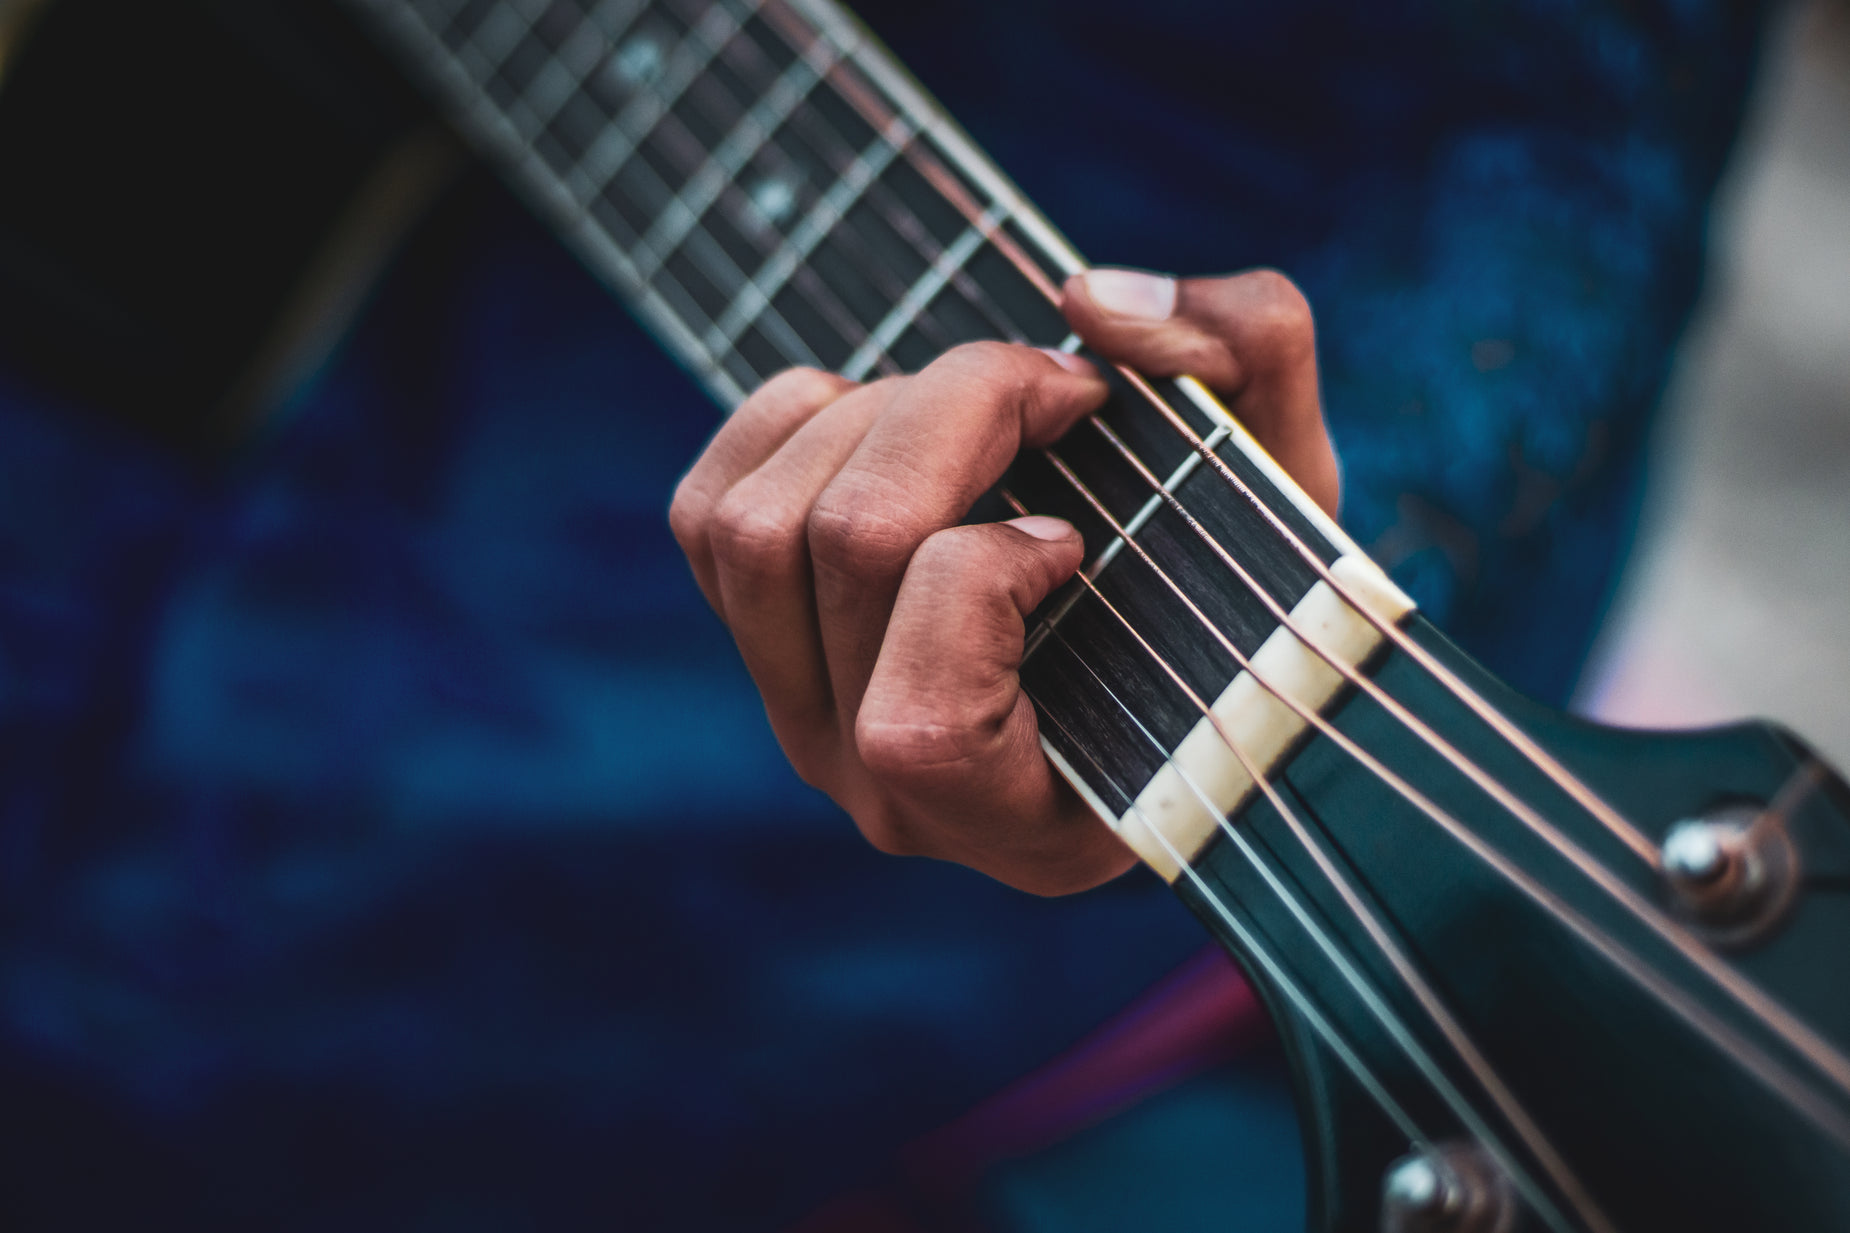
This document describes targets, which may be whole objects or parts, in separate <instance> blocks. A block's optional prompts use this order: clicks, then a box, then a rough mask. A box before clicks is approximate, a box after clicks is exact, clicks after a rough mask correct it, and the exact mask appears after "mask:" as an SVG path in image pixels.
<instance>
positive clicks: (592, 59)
mask: <svg viewBox="0 0 1850 1233" xmlns="http://www.w3.org/2000/svg"><path fill="white" fill-rule="evenodd" d="M639 11H640V10H639ZM611 46H612V44H611V43H610V41H609V40H608V39H606V38H605V37H604V35H603V33H602V32H601V31H599V30H598V28H597V27H596V26H595V25H593V24H592V22H591V21H590V19H589V18H586V19H585V20H583V21H580V22H579V23H578V25H577V27H576V28H575V29H573V31H572V33H571V36H570V37H569V38H567V39H566V41H565V42H564V43H563V44H561V45H560V47H559V49H558V50H557V51H555V52H553V53H552V54H550V55H549V56H548V57H547V58H546V67H545V68H543V69H541V70H540V72H539V75H538V76H536V77H535V78H534V79H533V82H532V84H531V85H530V86H529V87H528V88H527V89H526V90H524V91H522V92H521V94H520V97H519V99H518V100H517V101H519V102H520V104H521V105H522V106H523V107H524V108H525V109H526V111H527V112H528V114H529V115H531V116H532V117H533V133H532V136H533V137H535V138H537V137H538V136H539V135H540V134H541V133H543V132H545V131H546V130H547V128H549V127H550V126H551V125H552V122H553V121H554V120H556V119H558V116H559V110H560V109H561V108H562V107H564V106H565V104H566V103H567V102H569V101H570V100H571V98H572V95H573V94H575V93H576V92H578V91H579V90H582V89H584V87H585V85H586V84H587V82H588V80H589V76H590V74H591V73H593V72H595V71H596V70H597V67H598V65H599V64H601V63H602V62H603V60H604V56H605V54H606V51H607V49H609V48H610V47H611ZM584 53H589V54H584ZM580 59H582V60H583V64H582V65H578V66H574V63H573V62H574V61H577V60H580Z"/></svg>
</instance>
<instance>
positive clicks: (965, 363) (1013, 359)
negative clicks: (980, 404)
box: [927, 339, 1033, 403]
mask: <svg viewBox="0 0 1850 1233" xmlns="http://www.w3.org/2000/svg"><path fill="white" fill-rule="evenodd" d="M932 369H936V370H937V375H940V376H944V377H948V378H950V379H951V380H952V381H954V382H955V383H956V384H957V385H959V386H960V387H964V388H966V389H968V390H971V391H973V392H975V393H976V394H977V395H978V396H980V397H984V398H986V399H989V400H991V401H994V402H997V403H1006V402H1008V401H1010V400H1011V399H1013V398H1018V397H1019V396H1020V395H1021V394H1022V393H1023V392H1024V391H1026V390H1028V389H1029V388H1031V387H1032V385H1033V379H1032V372H1033V370H1032V369H1031V368H1030V367H1029V365H1028V364H1027V362H1026V360H1025V357H1024V354H1023V351H1022V348H1020V347H1017V346H1014V345H1013V344H1010V343H1005V342H996V341H994V340H993V339H991V340H984V341H981V342H967V343H959V344H958V345H957V346H955V347H952V348H951V349H950V350H949V351H946V352H945V353H944V354H943V356H941V357H939V359H938V360H937V361H936V362H935V363H934V364H933V365H932V368H931V369H928V370H927V371H928V372H930V371H931V370H932Z"/></svg>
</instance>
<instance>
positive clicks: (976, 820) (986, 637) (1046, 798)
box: [854, 518, 1134, 894]
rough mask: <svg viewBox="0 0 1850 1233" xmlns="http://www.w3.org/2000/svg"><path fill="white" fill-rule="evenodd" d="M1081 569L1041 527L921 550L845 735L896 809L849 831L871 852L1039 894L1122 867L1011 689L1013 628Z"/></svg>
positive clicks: (934, 539) (965, 531) (1015, 684)
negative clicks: (900, 854) (975, 872)
mask: <svg viewBox="0 0 1850 1233" xmlns="http://www.w3.org/2000/svg"><path fill="white" fill-rule="evenodd" d="M1083 555H1084V546H1083V544H1082V543H1081V541H1080V538H1079V533H1078V532H1077V531H1075V530H1074V529H1073V528H1072V527H1071V526H1070V525H1068V524H1067V523H1064V522H1061V521H1060V520H1058V519H1053V518H1019V519H1016V520H1014V521H1013V522H1010V523H1001V524H992V525H987V526H967V527H953V528H950V529H948V530H944V531H939V532H938V533H936V534H934V535H932V536H931V537H930V538H928V539H926V540H925V542H924V543H923V544H921V545H920V546H919V548H918V551H917V552H916V554H915V555H914V556H913V559H912V563H911V567H910V568H909V569H908V570H907V571H906V574H905V579H904V581H903V583H902V584H901V586H900V590H899V595H898V598H897V600H896V601H895V604H894V608H893V613H892V619H891V621H890V622H889V623H888V626H887V634H886V639H885V642H884V644H883V646H882V649H881V652H880V656H879V660H878V662H877V664H876V666H875V669H874V672H873V675H872V677H871V678H870V680H869V681H868V685H867V690H866V694H865V697H864V698H863V700H862V703H861V709H860V713H859V715H858V717H857V719H856V723H855V730H854V737H855V745H856V749H857V751H858V753H859V755H860V759H861V761H862V763H863V764H864V765H865V766H866V768H867V769H868V771H869V772H870V773H871V774H872V775H873V776H875V777H876V778H877V779H878V780H879V781H880V783H881V784H882V785H883V787H884V788H885V789H886V791H887V792H889V793H891V794H892V795H893V796H894V797H896V798H897V799H898V801H899V802H901V804H902V806H903V807H902V808H899V809H890V810H886V811H883V812H879V813H874V814H872V815H871V816H869V817H867V818H865V819H860V821H861V823H862V828H863V830H864V831H865V832H867V834H868V838H869V839H870V840H872V841H873V842H874V843H875V844H876V845H877V846H879V847H882V848H884V849H886V850H888V851H917V852H921V853H924V854H926V855H932V856H938V857H942V858H946V859H953V860H960V861H962V862H963V863H965V864H970V865H973V866H974V867H976V868H978V869H981V870H983V871H984V872H986V873H989V874H991V875H992V876H995V877H998V878H1000V879H1002V880H1003V881H1006V882H1010V883H1011V884H1013V885H1016V886H1019V887H1022V888H1024V889H1029V890H1035V891H1038V892H1039V893H1043V894H1058V893H1066V892H1070V891H1075V890H1081V889H1084V888H1086V887H1089V886H1094V885H1097V884H1098V883H1100V882H1103V881H1106V880H1107V879H1109V878H1112V877H1116V876H1117V875H1118V874H1120V873H1122V872H1123V871H1124V870H1125V869H1126V868H1128V867H1129V864H1130V863H1131V861H1132V860H1134V858H1133V857H1131V856H1130V854H1129V853H1128V852H1127V850H1126V849H1125V848H1124V847H1123V845H1122V844H1120V843H1118V842H1117V840H1116V839H1115V838H1114V837H1113V836H1112V835H1111V833H1110V832H1109V831H1108V830H1107V829H1106V828H1104V827H1101V826H1099V825H1098V822H1097V820H1096V819H1095V818H1094V817H1093V816H1092V815H1091V813H1090V811H1089V810H1087V809H1086V808H1085V807H1084V806H1083V805H1082V804H1081V803H1080V802H1079V801H1078V799H1077V798H1076V797H1075V796H1074V794H1073V793H1072V792H1071V790H1070V789H1068V788H1067V787H1066V785H1065V784H1064V783H1062V782H1061V781H1060V780H1059V779H1058V778H1057V777H1056V776H1055V775H1054V772H1053V769H1052V767H1051V766H1049V765H1048V762H1047V759H1046V758H1045V757H1044V756H1043V755H1042V752H1041V746H1040V733H1039V728H1038V725H1037V723H1036V720H1035V713H1034V707H1033V705H1032V704H1031V703H1030V702H1029V701H1028V699H1027V697H1026V695H1024V694H1023V693H1022V692H1021V684H1020V680H1019V678H1018V675H1017V671H1018V669H1019V667H1020V665H1021V656H1022V640H1023V633H1024V619H1025V618H1026V616H1027V615H1028V613H1030V612H1032V611H1033V610H1034V609H1035V608H1036V607H1037V606H1038V605H1039V604H1040V603H1041V601H1042V600H1044V599H1046V597H1047V596H1048V595H1049V594H1050V593H1052V591H1053V590H1054V588H1055V587H1057V586H1059V585H1060V584H1061V583H1062V582H1065V581H1066V580H1067V579H1068V578H1070V577H1071V576H1072V575H1073V572H1074V571H1075V570H1077V569H1078V568H1079V566H1080V563H1081V559H1082V557H1083ZM973 806H974V807H973ZM920 818H924V819H935V820H936V824H935V825H934V826H932V827H930V828H924V827H918V826H916V825H914V823H913V820H914V819H920Z"/></svg>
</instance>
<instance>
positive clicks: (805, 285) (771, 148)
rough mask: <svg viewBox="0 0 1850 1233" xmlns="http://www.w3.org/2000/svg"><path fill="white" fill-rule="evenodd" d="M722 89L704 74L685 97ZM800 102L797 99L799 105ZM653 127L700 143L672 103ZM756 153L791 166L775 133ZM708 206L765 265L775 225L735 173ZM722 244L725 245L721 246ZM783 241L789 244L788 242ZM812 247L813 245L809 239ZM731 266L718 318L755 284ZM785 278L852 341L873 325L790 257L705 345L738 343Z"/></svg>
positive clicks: (891, 369)
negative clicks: (731, 325) (730, 328)
mask: <svg viewBox="0 0 1850 1233" xmlns="http://www.w3.org/2000/svg"><path fill="white" fill-rule="evenodd" d="M731 42H732V43H734V44H739V43H749V42H750V40H748V39H746V40H732V41H731ZM723 92H724V88H723V87H722V86H721V85H720V84H719V82H717V81H716V80H713V79H712V78H711V77H710V75H706V74H703V75H702V79H701V81H700V82H699V83H697V85H696V86H695V87H692V88H690V90H689V92H688V93H687V94H685V95H684V98H688V99H693V100H695V101H696V102H698V101H699V100H700V99H702V98H703V97H709V98H710V97H712V96H714V95H715V94H716V93H723ZM800 106H801V104H799V107H800ZM707 110H708V111H709V112H711V110H712V108H711V107H708V108H707ZM656 131H657V134H658V135H667V134H669V133H670V132H671V131H672V132H674V133H676V134H678V136H679V137H680V138H681V139H682V143H681V144H682V145H683V146H684V147H691V148H693V149H695V150H701V149H702V148H703V147H702V146H701V144H700V141H699V139H698V138H697V137H696V136H695V135H694V133H693V132H692V131H691V130H690V129H688V127H687V124H686V121H685V120H684V119H683V118H682V117H681V115H680V114H679V113H678V112H676V111H675V110H673V109H670V110H669V111H668V112H667V113H666V114H665V115H664V116H663V118H662V122H661V124H659V125H658V126H657V130H656ZM772 137H773V138H774V137H775V134H772ZM757 158H763V159H765V160H767V161H769V162H771V163H772V164H773V165H774V166H775V167H776V168H777V169H778V170H780V171H795V164H794V163H793V162H792V160H791V159H790V158H789V156H788V154H787V153H786V152H785V151H784V150H783V148H782V147H781V146H780V145H779V144H778V143H777V142H776V141H775V140H774V139H773V140H768V141H767V142H766V143H765V144H764V145H762V146H761V147H760V148H759V150H758V152H757V153H756V154H755V155H754V156H753V159H757ZM695 161H696V163H697V164H698V161H699V160H698V159H696V160H695ZM712 208H714V209H718V210H721V211H724V212H725V213H726V215H727V217H728V221H729V222H730V223H731V224H732V225H733V226H734V227H735V228H737V229H738V231H739V234H740V236H741V238H743V239H745V240H746V241H747V242H748V243H750V244H752V245H753V246H754V247H755V248H756V249H757V250H758V252H759V253H760V254H762V257H761V259H760V264H759V268H760V269H762V268H763V266H764V265H765V264H766V262H767V260H768V259H771V258H773V257H774V256H775V255H776V254H777V253H778V252H779V251H780V249H779V246H778V245H777V244H767V243H766V242H765V240H764V239H763V236H764V234H765V233H766V232H767V231H770V230H771V229H772V228H773V227H774V224H772V223H771V221H770V220H769V219H766V218H763V216H762V215H760V214H759V213H758V210H757V207H756V205H755V203H754V202H753V201H752V199H751V198H750V197H749V196H748V195H747V194H745V193H744V192H743V191H742V190H741V189H740V188H739V187H738V184H737V182H736V176H735V178H734V179H732V180H729V181H728V182H727V183H726V185H725V187H724V188H723V190H722V191H721V193H720V195H719V197H718V199H717V203H716V205H715V206H713V207H712ZM742 209H743V211H748V212H750V213H751V214H752V215H753V217H754V218H756V219H757V220H758V221H760V222H762V223H763V226H762V227H759V226H754V225H753V223H752V222H751V221H750V220H748V219H746V218H745V217H744V216H743V213H742ZM812 214H813V211H812ZM703 217H704V216H703ZM806 221H808V220H806ZM721 247H722V250H723V246H721ZM785 247H788V245H787V244H786V245H785ZM811 247H813V245H812V246H811ZM807 251H809V250H808V249H806V250H805V253H807ZM731 268H734V269H737V270H738V272H739V282H741V283H743V284H744V286H743V287H742V288H741V289H740V291H738V292H736V293H734V294H733V295H732V296H731V297H730V299H731V303H730V304H729V305H728V307H727V310H726V313H725V314H722V318H723V317H724V316H725V315H727V314H730V313H731V312H732V311H733V310H734V309H735V308H736V307H737V305H738V303H739V300H740V297H741V296H745V295H746V292H747V291H750V290H752V289H754V288H755V286H756V283H755V282H754V279H753V277H751V276H748V272H747V271H745V270H744V269H743V268H742V267H738V266H737V263H736V262H733V263H731ZM786 282H787V283H790V284H792V285H793V286H794V287H795V289H796V290H797V292H798V293H799V294H800V295H802V296H803V298H804V299H806V300H807V301H808V303H809V305H810V307H812V308H813V309H815V310H816V311H817V312H818V313H819V314H821V315H822V316H823V317H824V319H825V320H826V322H827V324H828V325H829V326H830V327H831V328H833V329H834V330H835V331H836V332H837V333H838V334H840V335H841V337H842V338H843V339H844V340H845V341H847V342H848V343H849V344H850V345H855V344H857V343H858V342H860V341H861V340H863V339H865V338H866V337H867V335H868V332H869V331H870V330H871V329H872V328H873V327H872V326H871V325H869V324H864V323H863V322H862V321H861V320H860V318H859V317H858V316H857V315H856V314H855V313H854V311H853V310H852V309H850V308H849V307H848V306H847V304H846V303H844V302H843V301H842V298H841V296H840V294H839V293H838V292H837V291H836V289H835V288H833V287H831V286H830V285H829V284H828V283H827V282H826V281H825V280H823V279H822V278H821V277H820V275H819V274H818V273H817V272H816V271H815V270H813V269H811V268H809V266H808V265H807V264H805V263H804V262H803V261H801V260H798V261H796V262H794V263H789V268H788V270H787V272H786V273H785V275H784V277H783V278H782V279H780V280H779V288H773V289H771V290H770V291H769V292H766V293H764V294H763V295H762V297H761V298H757V299H754V300H753V304H754V307H753V310H752V312H751V315H750V317H749V318H747V319H745V320H743V321H742V322H741V323H740V324H739V325H738V326H737V328H736V330H735V331H734V332H733V334H732V335H731V336H730V337H726V338H725V340H724V342H723V343H720V344H719V345H715V343H714V339H715V336H716V335H719V334H720V333H721V330H720V327H719V323H718V322H715V323H714V328H713V329H712V330H710V331H709V332H708V346H709V348H710V349H711V350H713V351H715V352H716V353H717V352H721V351H724V350H727V349H729V348H730V347H731V346H732V345H733V344H734V343H736V341H737V340H738V338H739V337H740V336H741V335H742V334H743V331H744V330H745V329H746V328H749V327H750V326H751V325H753V324H758V323H761V322H762V321H763V319H764V317H765V315H766V314H767V313H771V312H773V311H776V310H775V309H774V306H773V300H774V298H775V296H776V294H777V291H778V289H780V288H781V285H782V284H783V283H786ZM748 298H750V297H748ZM780 315H781V314H780ZM878 364H879V366H880V368H881V370H882V371H883V372H888V373H896V372H898V371H899V366H898V365H897V363H895V362H894V361H893V360H892V358H891V357H890V356H888V355H886V354H885V353H882V354H881V355H880V356H879V357H878Z"/></svg>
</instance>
